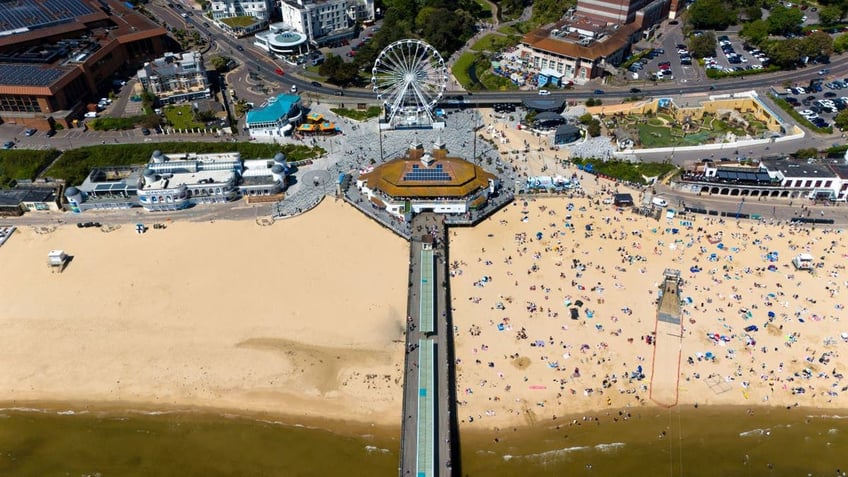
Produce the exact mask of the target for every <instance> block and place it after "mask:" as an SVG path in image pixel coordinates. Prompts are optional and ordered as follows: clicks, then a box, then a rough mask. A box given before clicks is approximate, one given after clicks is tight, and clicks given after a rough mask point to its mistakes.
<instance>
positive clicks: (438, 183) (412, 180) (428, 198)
mask: <svg viewBox="0 0 848 477" xmlns="http://www.w3.org/2000/svg"><path fill="white" fill-rule="evenodd" d="M356 187H357V188H358V189H359V190H360V191H361V192H362V194H363V195H364V196H365V197H366V198H367V199H368V200H369V201H371V204H372V206H374V207H376V208H380V209H385V210H386V211H388V212H389V213H390V214H392V215H394V216H397V217H399V218H401V219H403V220H406V221H409V220H411V219H412V215H413V214H417V213H421V212H426V211H431V212H435V213H438V214H465V213H467V212H469V211H470V210H471V209H478V208H481V207H483V206H484V205H486V203H487V201H488V198H489V196H490V195H491V194H493V193H494V192H495V190H496V189H497V188H498V187H499V184H498V179H497V177H496V176H495V175H493V174H490V173H488V172H486V171H484V170H483V168H481V167H480V166H477V165H475V164H472V163H470V162H468V161H466V160H464V159H460V158H458V157H449V156H448V155H447V151H446V150H445V149H441V148H436V149H433V151H432V152H426V151H425V150H424V149H423V148H421V147H420V146H418V145H413V146H412V147H411V148H410V149H409V151H407V153H406V155H405V156H403V157H400V158H397V159H394V160H391V161H389V162H386V163H384V164H381V165H379V166H377V167H375V168H373V169H371V170H366V171H363V172H362V173H361V174H360V175H359V178H358V179H357V180H356Z"/></svg>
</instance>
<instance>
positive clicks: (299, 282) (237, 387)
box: [0, 201, 408, 425]
mask: <svg viewBox="0 0 848 477" xmlns="http://www.w3.org/2000/svg"><path fill="white" fill-rule="evenodd" d="M152 219H153V220H155V216H152ZM148 225H150V224H148ZM39 232H41V233H39ZM351 244H356V246H355V247H354V246H352V245H351ZM52 249H63V250H65V251H66V252H67V253H68V254H70V255H72V256H73V260H72V261H71V263H70V264H68V266H67V268H66V270H65V271H64V272H63V273H61V274H51V272H50V270H49V269H48V267H47V265H46V261H47V252H48V251H49V250H52ZM407 257H408V245H407V243H406V242H405V241H403V240H402V239H400V238H398V237H396V236H394V235H393V234H391V233H389V232H387V231H385V230H384V229H383V228H381V227H378V226H375V225H374V224H373V223H372V222H371V221H370V220H368V219H367V218H366V217H364V216H363V215H362V214H360V213H358V212H357V211H355V210H353V209H352V208H351V207H349V206H347V205H346V204H344V203H342V202H332V201H325V202H324V203H323V204H321V205H320V206H319V207H317V208H316V209H315V210H313V211H311V212H310V213H309V214H305V215H303V216H300V217H298V218H294V219H289V220H285V221H280V222H277V223H276V224H274V225H273V226H266V227H260V226H258V225H257V224H256V223H254V222H253V221H243V222H224V221H215V223H191V222H174V223H170V224H169V225H168V227H167V228H166V229H164V230H159V229H156V230H154V229H152V227H151V228H150V229H149V230H148V232H147V233H145V234H137V233H136V231H135V227H131V226H123V227H121V228H119V229H117V230H114V231H111V232H108V233H106V232H104V231H102V230H101V229H97V228H88V229H79V228H77V227H68V226H65V227H59V228H55V229H54V230H52V231H50V230H39V231H36V230H35V229H33V228H30V227H22V228H20V229H19V232H18V233H17V234H15V235H14V236H13V237H12V238H11V239H10V240H9V241H8V242H7V243H6V244H4V245H3V247H2V248H0V268H2V270H3V274H2V275H0V290H2V295H3V296H2V300H0V324H2V328H3V330H4V332H3V334H2V337H0V362H2V363H3V372H2V373H0V389H2V391H0V401H6V402H19V401H59V402H73V401H95V402H98V401H100V402H113V401H121V402H134V403H142V404H143V403H149V404H155V405H171V406H189V405H197V406H213V407H223V408H233V409H242V410H246V411H269V412H274V413H278V414H289V415H294V416H321V417H327V418H338V419H351V420H360V421H365V422H378V423H385V424H391V425H395V424H396V423H397V420H398V416H399V414H400V409H401V388H402V382H403V379H402V366H403V365H402V363H403V341H402V340H403V329H404V323H405V313H406V312H405V309H406V283H407Z"/></svg>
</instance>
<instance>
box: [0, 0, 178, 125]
mask: <svg viewBox="0 0 848 477" xmlns="http://www.w3.org/2000/svg"><path fill="white" fill-rule="evenodd" d="M166 37H167V31H166V30H165V29H164V28H162V27H161V26H160V25H157V24H156V23H154V22H153V21H152V20H150V19H148V18H147V17H146V16H144V15H142V14H141V13H139V12H138V11H136V10H134V9H133V7H132V5H128V4H127V3H126V2H124V1H122V0H99V1H94V0H37V1H36V0H20V1H2V2H0V121H1V122H4V123H7V124H17V125H18V126H19V127H21V126H27V127H34V128H38V129H41V130H45V129H50V128H52V127H54V126H55V125H62V126H63V127H65V128H70V127H73V126H74V124H75V123H74V120H75V119H79V118H81V117H82V115H83V114H84V113H85V112H86V105H87V104H89V103H91V102H92V100H93V102H96V101H97V98H100V97H101V96H102V92H103V91H105V90H108V89H111V88H113V87H120V86H121V85H122V83H121V80H120V79H119V78H117V77H116V76H115V75H116V74H117V73H119V72H120V71H121V70H124V69H128V68H138V67H139V66H141V65H142V64H143V62H144V61H149V60H150V59H151V58H155V57H156V56H158V55H161V54H162V53H163V52H164V41H165V39H166Z"/></svg>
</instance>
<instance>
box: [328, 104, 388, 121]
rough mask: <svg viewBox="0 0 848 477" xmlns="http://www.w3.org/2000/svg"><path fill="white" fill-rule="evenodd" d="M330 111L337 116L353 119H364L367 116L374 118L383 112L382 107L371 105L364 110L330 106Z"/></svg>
mask: <svg viewBox="0 0 848 477" xmlns="http://www.w3.org/2000/svg"><path fill="white" fill-rule="evenodd" d="M330 111H332V112H333V113H335V114H336V115H337V116H342V117H345V118H350V119H354V120H356V121H365V120H366V119H368V118H376V117H377V116H379V115H380V114H381V113H382V112H383V108H381V107H380V106H371V107H369V108H368V109H366V110H365V111H361V110H358V109H343V108H330Z"/></svg>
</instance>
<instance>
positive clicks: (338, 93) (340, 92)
mask: <svg viewBox="0 0 848 477" xmlns="http://www.w3.org/2000/svg"><path fill="white" fill-rule="evenodd" d="M333 94H335V95H336V96H344V91H343V90H340V89H339V90H336V92H335V93H333Z"/></svg>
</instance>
